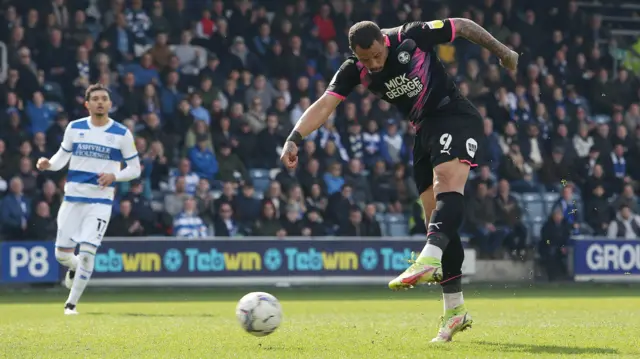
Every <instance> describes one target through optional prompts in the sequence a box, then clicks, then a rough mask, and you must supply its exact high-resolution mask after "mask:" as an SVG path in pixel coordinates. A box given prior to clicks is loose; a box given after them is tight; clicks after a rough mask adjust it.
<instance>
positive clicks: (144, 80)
mask: <svg viewBox="0 0 640 359" xmlns="http://www.w3.org/2000/svg"><path fill="white" fill-rule="evenodd" d="M125 72H131V73H133V76H134V77H135V79H136V82H135V85H136V86H137V87H138V86H145V85H148V84H151V83H152V84H160V74H159V73H158V70H156V69H155V68H154V67H153V59H152V58H151V55H149V54H144V55H142V58H140V63H139V64H132V65H131V66H128V67H127V68H126V69H125Z"/></svg>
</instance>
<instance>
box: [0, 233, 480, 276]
mask: <svg viewBox="0 0 640 359" xmlns="http://www.w3.org/2000/svg"><path fill="white" fill-rule="evenodd" d="M33 246H34V244H31V245H27V244H25V243H22V244H20V246H18V244H16V243H13V244H11V245H9V246H7V248H5V247H3V252H2V253H3V254H2V255H3V257H2V258H3V260H2V262H3V276H2V278H3V280H4V281H13V282H16V281H24V282H28V281H31V282H33V281H36V279H38V281H44V278H47V279H48V280H51V279H53V281H55V280H60V279H61V278H62V275H64V270H60V269H59V268H58V265H57V264H56V262H55V258H54V257H55V256H54V248H53V245H52V244H51V245H50V244H45V243H42V244H40V247H41V248H46V252H47V253H46V255H44V257H42V258H46V259H47V261H46V262H45V263H46V265H47V268H48V271H47V272H46V275H45V276H43V275H42V272H43V271H44V270H40V271H37V270H32V269H30V268H31V267H30V265H31V264H32V263H35V262H34V261H35V259H33V258H41V257H35V256H34V255H31V254H29V253H30V252H29V250H33V249H32V248H40V247H33ZM423 246H424V240H422V239H421V240H416V239H411V238H407V239H380V238H371V239H368V238H335V239H312V240H310V239H289V238H287V239H284V240H283V239H271V238H242V239H223V240H217V239H203V240H185V239H176V238H135V239H132V238H108V239H105V241H103V243H102V246H101V247H100V249H99V251H98V253H97V254H96V258H95V268H94V271H93V276H92V280H91V283H92V284H94V285H96V284H97V285H135V286H138V285H183V284H184V285H190V284H193V285H199V284H212V285H215V284H224V285H233V284H249V283H269V282H271V283H280V282H288V283H300V284H302V283H317V282H318V281H324V282H348V281H354V280H356V279H355V278H358V280H360V282H361V283H367V279H368V280H369V283H374V282H375V283H380V282H381V280H388V277H393V276H396V275H397V274H398V273H399V272H401V271H403V270H404V269H406V268H407V267H408V266H409V264H408V259H409V258H411V252H412V251H420V250H421V249H422V247H423ZM16 251H17V252H16ZM18 252H19V253H18ZM465 252H466V253H467V256H466V257H467V258H466V259H465V265H464V268H463V273H464V274H473V272H474V271H475V252H474V251H473V250H465ZM10 253H12V254H10ZM5 267H6V269H5ZM38 268H39V267H38ZM5 272H6V273H5ZM38 275H39V276H38ZM8 279H11V280H8ZM362 279H364V282H362V281H361V280H362Z"/></svg>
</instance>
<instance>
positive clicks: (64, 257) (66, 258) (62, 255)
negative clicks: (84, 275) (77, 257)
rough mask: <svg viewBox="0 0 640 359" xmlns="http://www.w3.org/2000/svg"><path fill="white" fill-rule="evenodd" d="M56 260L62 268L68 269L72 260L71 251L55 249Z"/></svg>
mask: <svg viewBox="0 0 640 359" xmlns="http://www.w3.org/2000/svg"><path fill="white" fill-rule="evenodd" d="M55 253H56V260H57V261H58V263H60V264H62V265H63V266H66V267H69V264H71V261H72V258H73V255H74V254H73V250H66V249H62V248H56V252H55Z"/></svg>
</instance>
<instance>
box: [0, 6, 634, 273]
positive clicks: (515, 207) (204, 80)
mask: <svg viewBox="0 0 640 359" xmlns="http://www.w3.org/2000/svg"><path fill="white" fill-rule="evenodd" d="M0 4H1V11H2V14H1V15H0V37H1V38H0V41H2V44H0V45H2V46H0V52H1V53H0V58H1V60H2V64H1V66H2V68H1V73H0V108H1V109H2V110H1V111H0V228H1V229H0V232H1V235H0V236H1V237H3V238H5V239H11V240H28V239H53V238H54V237H55V235H56V224H55V217H56V214H57V211H58V208H59V206H60V202H61V198H62V194H63V185H64V175H65V173H64V171H63V172H60V173H51V172H46V173H38V172H36V171H35V169H34V163H35V161H36V160H37V159H38V158H39V157H41V156H45V157H49V156H51V155H52V154H53V153H55V152H56V151H57V149H58V147H59V144H60V141H61V138H62V135H63V133H64V130H65V127H66V126H67V124H68V123H69V121H72V120H75V119H78V118H81V117H84V116H87V115H88V114H87V111H86V109H85V108H84V106H83V102H84V98H83V94H84V90H85V88H86V87H87V86H88V85H89V84H90V83H95V82H100V83H102V84H104V85H106V86H108V87H109V88H110V90H111V98H112V101H113V108H112V110H111V114H110V117H111V118H113V119H115V120H117V121H120V122H122V123H123V124H125V125H126V126H127V127H128V128H129V129H130V130H131V131H132V132H133V133H134V135H135V138H136V146H137V148H138V151H139V153H140V156H141V161H142V164H143V174H142V176H141V178H140V179H139V180H136V181H134V182H132V183H124V184H120V185H119V186H118V188H117V201H116V204H115V205H114V208H113V210H114V215H113V217H112V219H111V223H110V224H109V229H108V232H107V235H108V236H158V235H160V236H178V237H185V238H194V237H202V236H216V237H220V236H237V237H240V236H278V237H284V236H324V235H337V236H406V235H424V233H425V225H424V213H422V210H421V207H420V205H419V203H418V193H417V191H416V188H415V183H414V182H413V180H412V179H411V171H412V165H411V164H412V158H411V150H410V149H411V147H412V141H413V139H412V135H413V134H412V129H411V127H410V126H407V123H406V121H405V120H404V119H403V118H402V117H401V116H399V114H398V113H397V112H396V110H395V109H394V108H393V107H391V106H390V105H389V104H388V103H386V102H384V101H380V100H377V99H376V98H374V97H373V96H372V95H371V94H370V93H369V92H368V91H367V89H366V88H364V87H362V86H359V87H358V88H357V89H356V90H355V91H354V93H353V94H352V95H351V96H349V97H348V98H347V99H346V100H345V101H344V103H343V104H342V105H341V106H340V107H339V109H338V110H337V111H336V112H335V113H334V115H333V116H332V117H331V119H330V121H329V122H328V123H327V124H326V125H325V126H324V127H323V128H322V129H320V130H319V131H317V132H316V133H314V134H313V135H311V136H310V137H309V138H308V139H307V141H306V142H305V144H304V146H303V151H302V154H301V157H300V165H299V168H298V169H297V170H294V171H288V170H285V169H282V168H281V166H280V164H279V161H278V158H279V152H280V150H281V146H282V144H283V141H284V140H285V138H286V136H287V135H288V133H289V131H290V130H291V129H292V127H293V125H294V124H295V123H296V121H297V120H298V119H299V117H300V115H301V114H302V113H303V112H304V111H305V109H306V108H308V107H309V105H310V104H311V103H313V101H315V100H316V99H317V98H318V97H319V96H321V95H322V94H323V92H324V90H325V88H326V86H327V82H328V81H330V79H331V77H332V76H333V74H334V73H335V71H336V70H337V69H338V67H339V66H340V64H341V63H342V61H343V60H344V58H345V56H348V55H349V53H350V50H349V46H348V40H347V36H346V34H347V33H348V30H349V27H350V26H351V25H352V24H353V23H354V22H357V21H360V20H373V21H375V22H377V23H378V24H379V25H380V26H381V27H395V26H398V25H400V24H402V23H404V22H410V21H427V20H432V19H441V18H447V17H466V18H470V19H473V20H474V21H476V22H477V23H479V24H480V25H482V26H484V27H485V28H486V29H487V30H488V31H489V32H490V33H491V34H493V36H495V37H496V38H497V39H498V40H499V41H502V42H503V43H505V44H507V45H508V46H510V47H511V48H513V49H514V50H516V51H517V52H519V53H520V54H522V55H521V59H520V64H519V69H518V71H515V72H510V71H506V70H504V69H502V68H501V67H500V66H499V65H498V61H497V59H496V58H495V57H494V56H492V54H491V53H490V52H488V51H487V50H485V49H483V48H481V47H479V46H477V45H474V44H472V43H470V42H467V41H466V40H464V39H461V38H460V39H457V40H456V41H455V42H454V43H452V44H445V45H441V46H439V47H438V49H437V53H438V56H439V57H440V59H441V60H442V62H443V63H444V64H446V67H447V71H448V73H449V74H450V75H451V76H453V77H454V78H455V80H456V82H457V84H458V86H459V88H460V90H461V91H462V92H463V93H464V94H465V95H466V96H468V97H469V98H470V99H471V100H472V101H473V102H474V104H476V106H477V107H478V109H479V110H480V112H481V113H482V116H483V117H484V129H485V138H484V139H483V141H482V144H481V146H482V149H483V151H482V152H481V153H479V158H478V162H479V164H480V166H479V168H478V169H477V170H476V171H474V173H473V174H472V179H471V180H470V181H469V185H468V189H467V192H466V196H467V197H468V203H467V218H466V221H465V224H464V226H463V228H462V230H461V231H462V232H463V234H464V235H465V237H467V238H470V245H472V246H474V247H475V248H477V249H478V250H479V253H480V255H481V257H485V258H502V257H503V256H509V255H511V256H514V258H519V257H522V256H525V255H527V253H533V252H536V251H535V249H537V252H538V254H539V255H540V257H541V258H542V259H543V260H546V261H548V262H549V263H557V262H558V261H559V260H561V259H562V257H563V256H564V255H565V254H566V247H565V245H566V244H567V241H568V239H569V237H570V236H571V235H574V234H595V235H601V236H608V237H611V238H616V237H624V238H637V237H638V235H640V217H639V216H638V205H639V204H638V200H637V197H636V193H637V191H638V187H637V184H638V181H639V180H640V166H637V163H638V158H639V156H640V91H639V89H640V87H639V86H638V85H639V83H638V74H639V73H640V54H639V51H640V42H639V43H635V44H634V41H636V38H637V35H638V33H640V32H638V31H637V29H636V28H635V27H634V26H635V24H636V23H635V22H632V21H631V22H624V21H614V19H615V18H616V17H621V16H627V17H636V18H637V16H638V14H639V10H640V7H636V8H634V7H633V5H625V4H621V2H619V1H614V2H611V4H609V3H607V4H606V5H602V6H595V5H593V4H589V3H578V2H576V1H572V0H568V1H565V0H563V1H553V2H546V1H529V0H526V1H525V0H522V1H521V0H518V1H515V0H460V1H427V0H406V1H405V0H378V1H370V0H333V1H326V2H325V1H312V0H298V1H290V0H273V1H269V0H262V1H260V0H257V1H247V0H237V1H227V0H225V1H223V0H166V1H147V0H144V1H143V0H127V1H125V0H104V1H103V0H53V1H51V0H30V1H12V0H0ZM625 6H626V7H625ZM629 6H630V7H629ZM636 20H637V19H636ZM634 34H635V37H634V36H633V35H634ZM629 35H631V36H629Z"/></svg>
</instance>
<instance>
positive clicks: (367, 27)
mask: <svg viewBox="0 0 640 359" xmlns="http://www.w3.org/2000/svg"><path fill="white" fill-rule="evenodd" d="M376 40H378V41H380V42H382V41H383V36H382V31H380V28H379V27H378V25H376V23H375V22H373V21H360V22H358V23H356V24H354V25H353V26H351V28H350V29H349V47H350V48H351V50H352V51H355V50H356V47H360V48H361V49H368V48H370V47H371V45H373V42H374V41H376Z"/></svg>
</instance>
